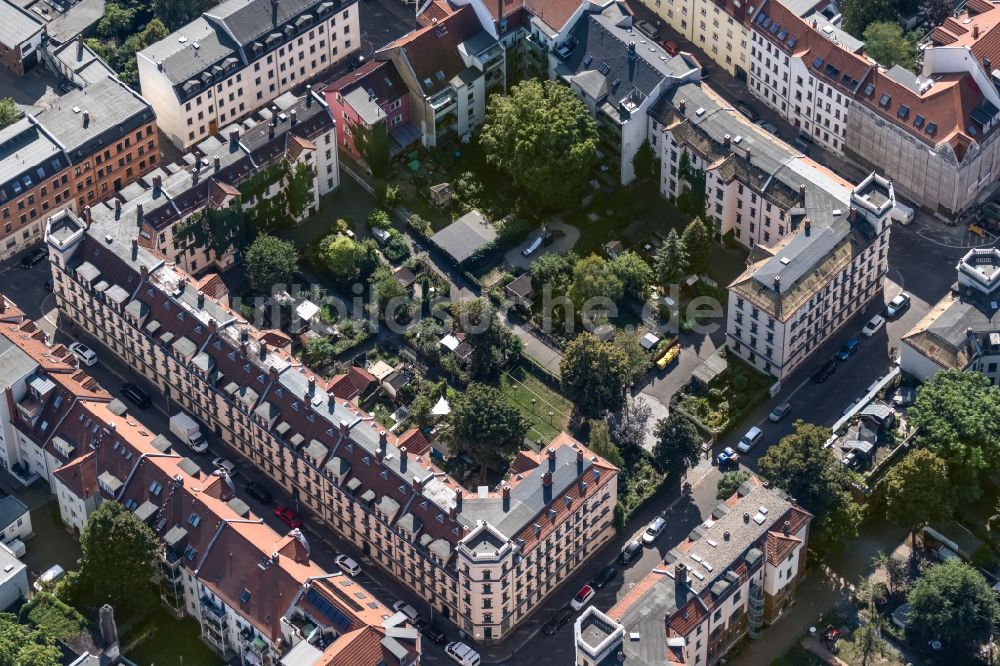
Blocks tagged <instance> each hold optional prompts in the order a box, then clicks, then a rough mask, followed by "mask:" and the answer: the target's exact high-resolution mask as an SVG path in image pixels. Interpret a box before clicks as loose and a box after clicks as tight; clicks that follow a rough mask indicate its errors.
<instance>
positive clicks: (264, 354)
mask: <svg viewBox="0 0 1000 666" xmlns="http://www.w3.org/2000/svg"><path fill="white" fill-rule="evenodd" d="M199 293H201V292H199ZM198 307H201V298H199V299H198ZM260 357H261V358H266V357H267V343H266V342H264V341H263V340H261V341H260Z"/></svg>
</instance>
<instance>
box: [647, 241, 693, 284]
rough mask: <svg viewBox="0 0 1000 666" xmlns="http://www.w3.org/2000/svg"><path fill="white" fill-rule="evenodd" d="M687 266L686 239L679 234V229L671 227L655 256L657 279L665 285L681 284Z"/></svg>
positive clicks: (654, 267)
mask: <svg viewBox="0 0 1000 666" xmlns="http://www.w3.org/2000/svg"><path fill="white" fill-rule="evenodd" d="M687 267H688V255H687V248H685V247H684V241H682V240H681V237H680V236H679V235H678V234H677V230H676V229H671V230H670V233H668V234H667V238H666V239H665V240H664V241H663V242H662V243H660V247H658V248H656V255H655V256H654V257H653V270H655V271H656V279H657V280H659V282H660V284H661V285H664V286H666V285H669V284H679V283H680V281H681V278H683V277H684V272H685V271H686V270H687Z"/></svg>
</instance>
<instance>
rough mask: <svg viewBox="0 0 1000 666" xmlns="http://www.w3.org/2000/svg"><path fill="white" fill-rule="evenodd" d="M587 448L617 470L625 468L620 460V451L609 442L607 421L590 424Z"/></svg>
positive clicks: (609, 434) (622, 459)
mask: <svg viewBox="0 0 1000 666" xmlns="http://www.w3.org/2000/svg"><path fill="white" fill-rule="evenodd" d="M587 448H589V449H590V450H591V451H593V452H594V453H596V454H597V455H599V456H601V457H602V458H604V459H605V460H607V461H608V462H609V463H611V464H612V465H614V466H615V467H617V468H618V469H622V468H624V467H625V459H624V458H622V454H621V451H619V450H618V447H617V446H615V443H614V442H612V441H611V432H610V431H609V430H608V422H607V421H603V420H599V419H597V420H593V421H591V422H590V441H589V442H587Z"/></svg>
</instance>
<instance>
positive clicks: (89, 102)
mask: <svg viewBox="0 0 1000 666" xmlns="http://www.w3.org/2000/svg"><path fill="white" fill-rule="evenodd" d="M158 141H159V139H158V136H157V132H156V116H155V115H154V113H153V110H152V109H151V108H150V106H149V104H148V103H146V100H144V99H143V98H142V97H140V96H139V95H138V94H137V93H135V92H134V91H133V90H131V89H130V88H129V87H128V86H126V85H125V84H123V83H122V82H120V81H118V80H117V79H115V78H113V77H105V78H102V79H100V80H99V81H96V82H95V83H93V84H91V85H89V86H87V87H86V88H84V89H82V90H75V91H73V92H71V93H69V94H66V95H63V96H62V97H60V98H58V99H57V100H56V101H55V102H53V104H52V106H51V107H49V108H47V109H43V110H42V111H40V112H39V113H38V114H37V115H28V116H26V117H25V118H22V119H21V120H18V121H17V122H15V123H13V124H11V125H9V126H7V127H5V128H3V129H2V130H0V260H4V259H9V258H11V257H13V256H14V255H15V254H17V253H18V252H21V251H22V250H24V249H25V248H27V247H30V246H31V245H34V244H36V243H38V242H40V241H41V240H42V232H43V228H44V220H45V218H46V217H48V216H49V215H51V214H52V213H53V212H55V211H56V210H58V209H60V208H63V207H69V208H71V209H72V210H74V211H81V210H83V208H84V207H85V206H87V205H92V204H94V203H96V202H98V201H100V200H102V199H105V198H107V197H109V196H111V195H112V194H114V193H115V192H117V191H119V190H121V189H122V188H123V187H125V186H126V185H128V184H129V183H132V182H134V181H135V180H136V179H137V178H138V177H139V176H141V175H142V174H144V173H145V172H146V171H148V170H150V169H152V168H153V167H154V166H155V165H156V164H157V163H158V159H159V143H158Z"/></svg>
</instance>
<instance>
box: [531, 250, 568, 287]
mask: <svg viewBox="0 0 1000 666" xmlns="http://www.w3.org/2000/svg"><path fill="white" fill-rule="evenodd" d="M575 263H576V256H575V255H574V254H573V253H572V252H571V253H569V254H555V253H549V254H543V255H542V256H540V257H539V258H538V259H536V260H535V262H534V263H533V264H531V286H532V287H533V288H534V289H535V291H536V292H541V291H542V290H543V289H545V286H546V285H550V287H551V289H552V291H554V292H561V291H564V290H565V289H566V287H567V286H568V285H569V282H570V280H571V279H572V278H573V265H574V264H575Z"/></svg>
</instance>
